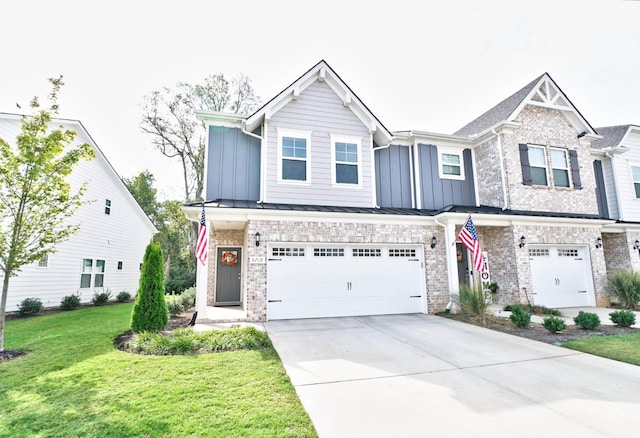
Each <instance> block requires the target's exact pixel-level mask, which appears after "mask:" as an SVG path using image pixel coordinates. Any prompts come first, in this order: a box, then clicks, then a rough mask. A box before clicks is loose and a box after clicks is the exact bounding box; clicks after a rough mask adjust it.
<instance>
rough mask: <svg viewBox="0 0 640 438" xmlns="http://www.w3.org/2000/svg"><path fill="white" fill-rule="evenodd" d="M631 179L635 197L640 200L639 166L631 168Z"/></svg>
mask: <svg viewBox="0 0 640 438" xmlns="http://www.w3.org/2000/svg"><path fill="white" fill-rule="evenodd" d="M631 178H632V179H633V191H634V193H635V197H636V199H640V166H631Z"/></svg>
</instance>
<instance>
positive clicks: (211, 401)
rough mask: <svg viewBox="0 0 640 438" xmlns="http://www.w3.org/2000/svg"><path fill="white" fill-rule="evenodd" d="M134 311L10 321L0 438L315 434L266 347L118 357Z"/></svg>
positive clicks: (0, 385) (121, 307)
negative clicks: (14, 353) (14, 354)
mask: <svg viewBox="0 0 640 438" xmlns="http://www.w3.org/2000/svg"><path fill="white" fill-rule="evenodd" d="M131 306H132V304H118V305H113V306H105V307H94V308H89V309H83V310H76V311H71V312H62V313H58V314H55V315H48V316H39V317H31V318H26V319H19V320H13V321H8V322H7V326H6V333H5V348H7V349H18V348H19V349H24V350H28V351H29V353H28V354H27V355H25V356H22V357H21V358H18V359H14V360H11V361H9V362H5V363H0V437H22V436H29V437H31V436H43V437H45V436H83V437H90V436H99V437H110V436H112V437H116V436H117V437H122V436H136V437H140V436H225V437H227V436H228V437H244V436H260V437H269V436H278V437H284V436H287V437H290V436H294V437H297V436H304V437H307V436H316V432H315V430H314V428H313V425H312V424H311V421H310V420H309V417H308V415H307V413H306V412H305V411H304V409H303V407H302V405H301V404H300V401H299V400H298V398H297V396H296V393H295V390H294V388H293V386H292V385H291V383H290V381H289V378H288V377H287V375H286V373H285V370H284V368H283V367H282V364H281V362H280V359H279V358H278V355H277V354H276V352H275V351H274V350H273V349H272V348H267V349H261V350H253V351H233V352H224V353H209V354H201V355H188V356H140V355H134V354H130V353H125V352H122V351H119V350H116V349H115V348H114V346H113V340H114V338H115V336H117V335H118V334H120V333H122V332H123V331H125V330H126V329H127V328H128V325H129V317H130V313H131Z"/></svg>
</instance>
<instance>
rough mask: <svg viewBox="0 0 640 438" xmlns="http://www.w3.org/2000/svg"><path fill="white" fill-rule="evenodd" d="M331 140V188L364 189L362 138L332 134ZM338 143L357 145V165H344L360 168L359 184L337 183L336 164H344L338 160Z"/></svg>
mask: <svg viewBox="0 0 640 438" xmlns="http://www.w3.org/2000/svg"><path fill="white" fill-rule="evenodd" d="M329 137H330V140H331V186H332V187H340V188H347V189H355V188H358V189H359V188H362V139H361V138H360V137H353V136H348V135H337V134H330V135H329ZM336 143H351V144H355V145H356V148H357V154H358V161H357V162H356V163H346V162H345V163H344V164H350V165H355V166H358V183H357V184H347V183H338V182H336V178H337V177H336V164H338V163H342V162H338V161H337V160H336Z"/></svg>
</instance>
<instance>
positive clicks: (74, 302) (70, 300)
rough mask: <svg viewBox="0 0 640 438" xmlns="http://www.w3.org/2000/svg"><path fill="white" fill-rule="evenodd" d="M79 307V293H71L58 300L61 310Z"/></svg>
mask: <svg viewBox="0 0 640 438" xmlns="http://www.w3.org/2000/svg"><path fill="white" fill-rule="evenodd" d="M78 307H80V294H79V293H75V294H73V295H66V296H65V297H64V298H63V299H62V300H61V301H60V309H61V310H75V309H77V308H78Z"/></svg>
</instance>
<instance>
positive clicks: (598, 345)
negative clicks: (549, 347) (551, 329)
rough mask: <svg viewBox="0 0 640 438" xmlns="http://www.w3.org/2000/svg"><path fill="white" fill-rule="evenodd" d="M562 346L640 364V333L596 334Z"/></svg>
mask: <svg viewBox="0 0 640 438" xmlns="http://www.w3.org/2000/svg"><path fill="white" fill-rule="evenodd" d="M562 346H563V347H567V348H571V349H572V350H578V351H582V352H584V353H590V354H595V355H596V356H602V357H606V358H608V359H614V360H618V361H620V362H627V363H630V364H633V365H640V333H631V334H624V335H615V336H594V337H592V338H585V339H580V340H578V341H571V342H567V343H565V344H562Z"/></svg>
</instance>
